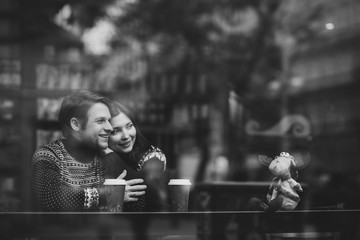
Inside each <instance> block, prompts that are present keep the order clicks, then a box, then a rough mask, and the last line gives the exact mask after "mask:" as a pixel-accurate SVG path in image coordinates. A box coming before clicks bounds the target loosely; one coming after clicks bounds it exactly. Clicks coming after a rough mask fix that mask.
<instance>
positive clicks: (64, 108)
mask: <svg viewBox="0 0 360 240" xmlns="http://www.w3.org/2000/svg"><path fill="white" fill-rule="evenodd" d="M96 103H103V104H105V105H106V106H107V107H108V108H110V100H109V99H108V98H107V97H104V96H102V95H100V94H98V93H95V92H91V91H88V90H78V91H74V92H73V93H71V94H70V95H68V96H66V97H65V98H64V99H63V101H62V104H61V108H60V112H59V117H58V121H59V124H60V127H61V130H62V132H63V134H64V136H67V134H68V133H69V130H70V129H71V126H70V120H71V119H72V118H77V119H78V120H79V121H80V122H81V123H83V124H84V123H86V122H87V120H88V119H87V118H88V116H87V113H88V111H89V109H90V108H91V107H92V106H93V105H94V104H96Z"/></svg>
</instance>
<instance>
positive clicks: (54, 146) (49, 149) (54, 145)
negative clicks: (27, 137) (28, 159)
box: [33, 139, 64, 159]
mask: <svg viewBox="0 0 360 240" xmlns="http://www.w3.org/2000/svg"><path fill="white" fill-rule="evenodd" d="M63 150H64V145H63V143H62V141H61V139H59V140H55V141H53V142H50V143H48V144H45V145H41V146H39V147H38V148H37V149H36V150H35V152H34V155H33V159H36V158H38V157H41V156H45V157H46V156H47V157H51V158H53V157H56V156H57V155H59V153H61V152H62V151H63Z"/></svg>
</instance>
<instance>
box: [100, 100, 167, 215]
mask: <svg viewBox="0 0 360 240" xmlns="http://www.w3.org/2000/svg"><path fill="white" fill-rule="evenodd" d="M110 112H111V119H110V124H111V125H112V127H113V131H112V132H111V134H110V137H109V149H107V150H106V155H105V169H106V170H105V175H106V177H109V178H110V177H115V178H116V177H117V176H119V175H120V174H121V173H122V171H123V170H126V172H127V174H126V176H125V180H129V181H134V180H135V179H139V178H142V179H143V180H144V184H145V185H146V186H147V189H146V194H145V195H142V193H140V192H133V194H132V196H130V197H131V198H130V199H126V201H125V203H124V211H136V212H139V211H159V210H162V209H163V208H164V207H165V203H166V182H165V179H164V171H165V169H166V157H165V155H164V153H163V152H162V151H161V150H160V149H159V148H157V147H154V146H152V145H151V144H149V142H148V141H147V140H146V138H145V137H144V136H143V135H142V134H141V133H140V131H139V129H138V128H137V127H136V125H135V122H134V117H133V114H132V113H131V112H130V111H129V110H128V109H127V108H125V107H124V106H123V105H121V104H119V103H113V104H112V106H111V109H110Z"/></svg>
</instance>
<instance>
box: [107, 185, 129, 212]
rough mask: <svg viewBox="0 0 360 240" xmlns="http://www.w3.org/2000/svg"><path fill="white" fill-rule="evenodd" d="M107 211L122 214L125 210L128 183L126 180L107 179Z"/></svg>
mask: <svg viewBox="0 0 360 240" xmlns="http://www.w3.org/2000/svg"><path fill="white" fill-rule="evenodd" d="M104 186H105V194H106V205H107V207H106V210H107V211H108V212H122V211H123V210H124V195H125V187H126V181H125V180H124V179H105V182H104Z"/></svg>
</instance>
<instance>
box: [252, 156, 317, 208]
mask: <svg viewBox="0 0 360 240" xmlns="http://www.w3.org/2000/svg"><path fill="white" fill-rule="evenodd" d="M259 160H260V162H261V163H262V164H264V165H265V166H268V167H269V170H270V172H271V173H272V174H273V175H274V176H275V177H274V178H273V181H272V183H271V185H270V188H269V191H268V194H267V196H266V198H267V201H268V205H266V204H262V207H263V208H264V209H266V210H268V211H277V210H293V209H295V208H296V206H297V205H298V203H299V201H300V197H299V194H298V193H297V192H302V191H303V189H302V187H301V185H300V183H298V182H297V181H296V179H297V177H298V170H300V169H303V168H304V167H306V166H307V165H308V164H309V162H310V160H311V159H310V154H309V153H305V154H304V155H303V156H302V157H299V158H294V157H293V156H291V155H290V154H289V153H286V152H282V153H280V156H277V157H275V158H274V159H272V158H270V157H268V156H265V155H260V156H259Z"/></svg>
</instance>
